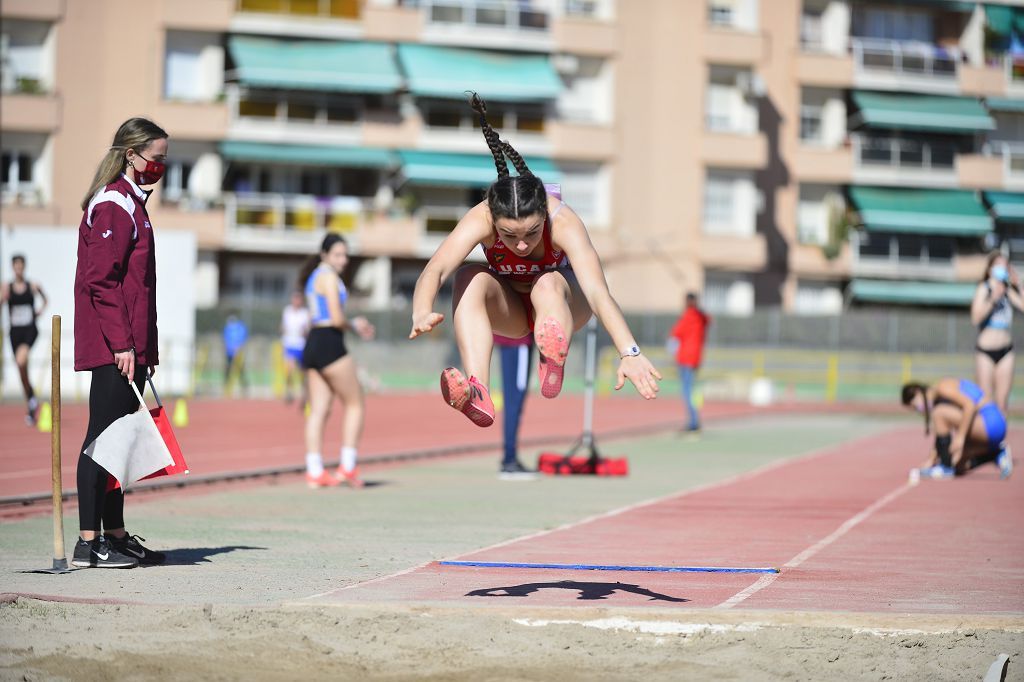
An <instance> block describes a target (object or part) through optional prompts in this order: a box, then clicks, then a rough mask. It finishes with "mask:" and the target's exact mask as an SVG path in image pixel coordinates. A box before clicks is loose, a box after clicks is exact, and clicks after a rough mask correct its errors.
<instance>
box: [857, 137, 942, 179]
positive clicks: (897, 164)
mask: <svg viewBox="0 0 1024 682" xmlns="http://www.w3.org/2000/svg"><path fill="white" fill-rule="evenodd" d="M851 141H852V145H853V161H854V169H853V177H854V181H855V182H857V183H859V184H871V185H897V186H899V185H902V186H911V187H915V186H917V187H919V186H925V187H928V186H932V187H955V186H956V185H957V168H956V158H957V153H958V151H957V148H956V146H955V145H950V144H946V143H943V142H938V141H922V140H915V139H907V138H897V137H873V136H867V135H852V136H851Z"/></svg>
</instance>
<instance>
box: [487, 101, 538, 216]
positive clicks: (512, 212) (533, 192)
mask: <svg viewBox="0 0 1024 682" xmlns="http://www.w3.org/2000/svg"><path fill="white" fill-rule="evenodd" d="M469 106H470V107H472V108H473V111H475V112H476V113H477V114H479V116H480V129H481V130H482V131H483V133H484V139H485V140H487V148H488V149H490V150H491V156H493V157H494V166H495V168H496V169H497V171H498V179H497V180H495V181H494V182H493V183H491V186H490V187H488V188H487V207H488V208H490V209H491V217H492V219H494V220H497V219H498V218H512V219H515V220H518V219H520V218H526V217H527V216H532V215H535V214H538V213H540V214H546V213H547V210H548V209H547V207H548V197H547V192H546V191H545V190H544V183H543V181H541V179H540V178H538V177H537V176H536V175H534V174H533V172H532V171H530V168H529V167H528V166H527V165H526V161H525V160H524V159H523V157H522V155H520V154H519V152H517V151H516V150H515V149H514V148H513V147H512V145H511V144H509V143H508V142H507V141H505V140H502V139H501V138H500V137H498V133H497V132H496V131H495V130H494V128H492V127H491V124H490V123H488V122H487V104H486V103H485V102H484V100H483V99H482V98H481V97H480V96H479V95H478V94H476V93H475V92H471V93H470V97H469ZM506 159H508V161H511V162H512V165H513V166H514V167H515V169H516V172H517V173H518V175H510V174H509V172H508V163H507V162H506Z"/></svg>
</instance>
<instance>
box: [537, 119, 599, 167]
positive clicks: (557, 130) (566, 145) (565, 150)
mask: <svg viewBox="0 0 1024 682" xmlns="http://www.w3.org/2000/svg"><path fill="white" fill-rule="evenodd" d="M547 137H548V139H549V140H550V141H551V149H552V150H553V151H552V155H553V156H554V157H555V158H556V159H572V160H574V161H607V160H609V159H610V158H612V157H613V156H614V154H615V134H614V131H613V130H612V129H611V128H610V127H609V126H605V125H598V124H589V125H588V124H584V123H572V122H568V121H549V122H548V124H547Z"/></svg>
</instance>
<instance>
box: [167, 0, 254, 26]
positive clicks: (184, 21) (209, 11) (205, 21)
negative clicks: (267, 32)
mask: <svg viewBox="0 0 1024 682" xmlns="http://www.w3.org/2000/svg"><path fill="white" fill-rule="evenodd" d="M240 4H241V3H239V2H237V0H174V2H165V3H161V5H162V9H163V25H164V26H166V27H167V28H171V29H179V30H182V29H184V30H189V31H216V32H223V31H226V30H227V28H228V26H230V25H231V17H232V15H233V14H234V11H235V8H236V7H237V6H238V5H240Z"/></svg>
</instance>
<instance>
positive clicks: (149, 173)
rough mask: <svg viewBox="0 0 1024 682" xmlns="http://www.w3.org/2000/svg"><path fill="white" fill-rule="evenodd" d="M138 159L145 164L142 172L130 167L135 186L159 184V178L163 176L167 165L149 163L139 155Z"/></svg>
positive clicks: (154, 162) (157, 162)
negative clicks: (132, 171)
mask: <svg viewBox="0 0 1024 682" xmlns="http://www.w3.org/2000/svg"><path fill="white" fill-rule="evenodd" d="M139 158H140V159H142V160H143V161H145V162H146V167H145V168H144V169H143V170H139V169H138V168H135V166H134V165H132V170H134V171H135V184H136V185H155V184H156V183H158V182H160V178H162V177H163V176H164V170H165V169H166V168H167V165H166V164H163V163H160V162H159V161H150V160H149V159H147V158H146V157H145V156H143V155H142V154H139Z"/></svg>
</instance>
